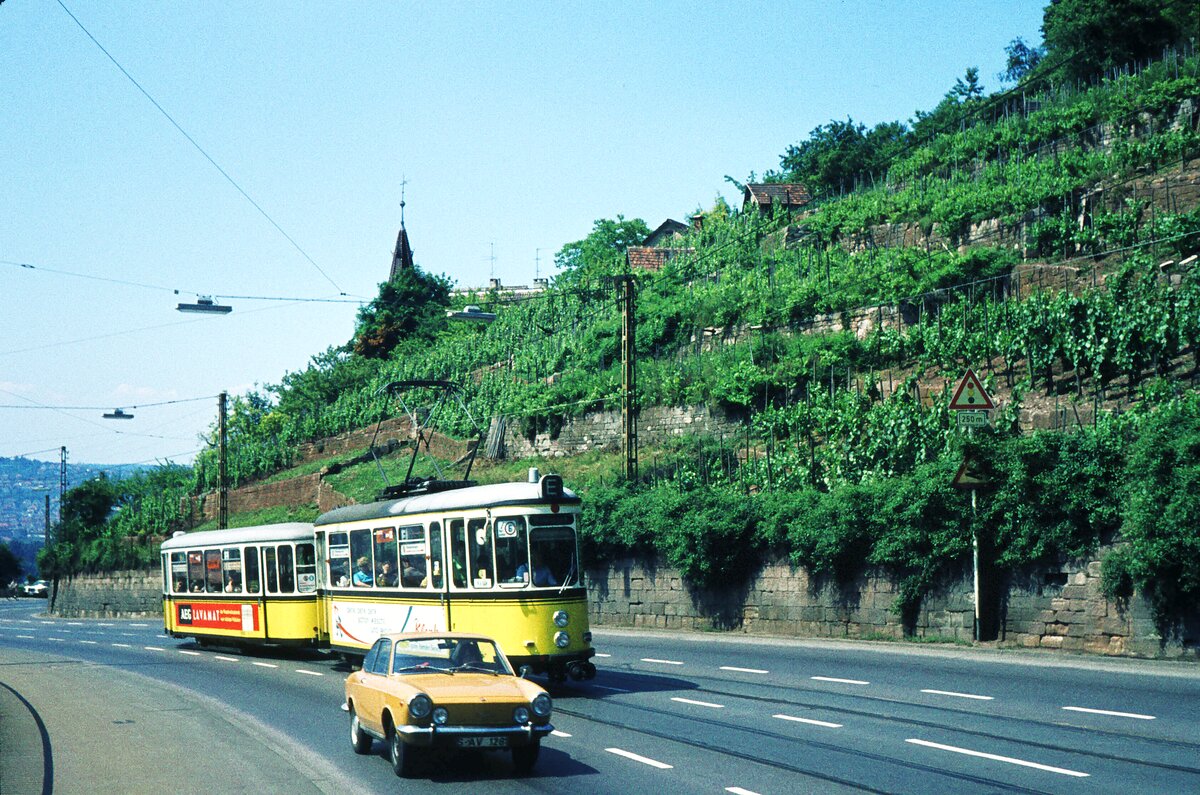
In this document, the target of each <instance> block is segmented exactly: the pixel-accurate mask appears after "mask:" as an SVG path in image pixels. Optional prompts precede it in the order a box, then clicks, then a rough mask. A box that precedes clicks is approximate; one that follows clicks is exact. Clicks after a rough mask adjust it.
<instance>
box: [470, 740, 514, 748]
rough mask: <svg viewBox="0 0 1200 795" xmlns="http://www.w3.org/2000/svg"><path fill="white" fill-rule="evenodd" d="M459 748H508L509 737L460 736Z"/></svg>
mask: <svg viewBox="0 0 1200 795" xmlns="http://www.w3.org/2000/svg"><path fill="white" fill-rule="evenodd" d="M458 747H459V748H507V747H508V738H507V737H459V738H458Z"/></svg>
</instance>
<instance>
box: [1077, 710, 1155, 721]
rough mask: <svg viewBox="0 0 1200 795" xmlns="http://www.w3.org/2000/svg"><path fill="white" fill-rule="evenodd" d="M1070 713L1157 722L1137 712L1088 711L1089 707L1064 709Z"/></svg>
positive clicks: (1151, 716) (1151, 717)
mask: <svg viewBox="0 0 1200 795" xmlns="http://www.w3.org/2000/svg"><path fill="white" fill-rule="evenodd" d="M1063 709H1065V710H1068V711H1070V712H1087V713H1089V714H1091V715H1108V716H1109V717H1113V718H1133V719H1134V720H1155V717H1154V716H1153V715H1139V714H1138V713H1136V712H1113V711H1112V710H1109V709H1088V708H1087V707H1063Z"/></svg>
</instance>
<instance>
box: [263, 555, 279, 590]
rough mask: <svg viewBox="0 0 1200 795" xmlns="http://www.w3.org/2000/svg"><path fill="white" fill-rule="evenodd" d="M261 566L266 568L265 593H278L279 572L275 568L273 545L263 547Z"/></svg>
mask: <svg viewBox="0 0 1200 795" xmlns="http://www.w3.org/2000/svg"><path fill="white" fill-rule="evenodd" d="M263 557H264V558H265V560H264V561H263V566H264V567H265V568H266V570H267V593H279V574H278V572H277V570H276V568H275V547H263Z"/></svg>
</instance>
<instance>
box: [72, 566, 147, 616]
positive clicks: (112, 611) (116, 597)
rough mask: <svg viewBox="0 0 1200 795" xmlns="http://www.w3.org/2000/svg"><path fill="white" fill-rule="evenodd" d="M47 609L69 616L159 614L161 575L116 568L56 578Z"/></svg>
mask: <svg viewBox="0 0 1200 795" xmlns="http://www.w3.org/2000/svg"><path fill="white" fill-rule="evenodd" d="M49 609H50V612H51V613H53V614H54V615H57V616H64V617H69V618H143V617H151V616H161V615H162V574H161V573H160V572H159V570H158V569H151V570H149V571H139V570H134V571H117V572H111V573H108V574H77V575H75V576H74V577H71V578H69V579H63V580H57V581H55V583H54V587H53V590H52V593H51V598H50V608H49Z"/></svg>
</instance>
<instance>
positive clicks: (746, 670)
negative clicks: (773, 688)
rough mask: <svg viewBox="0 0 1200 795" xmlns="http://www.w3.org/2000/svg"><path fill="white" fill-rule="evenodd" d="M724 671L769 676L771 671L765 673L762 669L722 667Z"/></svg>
mask: <svg viewBox="0 0 1200 795" xmlns="http://www.w3.org/2000/svg"><path fill="white" fill-rule="evenodd" d="M721 670H722V671H734V672H736V673H739V674H769V673H771V672H770V671H764V670H763V669H762V668H737V667H735V666H732V665H722V666H721Z"/></svg>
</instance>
